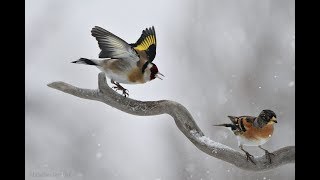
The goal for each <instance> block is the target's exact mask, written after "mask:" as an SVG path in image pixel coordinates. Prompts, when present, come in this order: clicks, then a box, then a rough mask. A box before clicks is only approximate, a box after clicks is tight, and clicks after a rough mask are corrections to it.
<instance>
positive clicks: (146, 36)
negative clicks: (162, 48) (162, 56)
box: [130, 26, 157, 62]
mask: <svg viewBox="0 0 320 180" xmlns="http://www.w3.org/2000/svg"><path fill="white" fill-rule="evenodd" d="M130 45H131V46H132V47H133V48H134V49H135V50H138V51H145V52H146V54H147V56H148V57H147V58H148V61H149V62H152V61H153V60H154V58H155V57H156V47H157V38H156V31H155V30H154V27H153V26H152V27H150V28H146V29H145V30H143V31H142V34H141V36H140V38H139V39H138V41H137V42H136V43H134V44H130Z"/></svg>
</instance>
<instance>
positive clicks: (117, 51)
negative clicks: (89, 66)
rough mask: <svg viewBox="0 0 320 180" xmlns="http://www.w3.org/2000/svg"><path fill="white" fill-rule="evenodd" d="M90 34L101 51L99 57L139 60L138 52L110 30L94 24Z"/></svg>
mask: <svg viewBox="0 0 320 180" xmlns="http://www.w3.org/2000/svg"><path fill="white" fill-rule="evenodd" d="M91 35H92V36H93V37H95V38H96V39H97V41H98V44H99V47H100V49H101V52H100V54H99V58H115V59H124V60H132V61H134V62H137V61H139V57H138V54H137V53H136V51H135V50H134V49H133V48H132V46H130V45H129V44H128V43H127V42H126V41H124V40H123V39H121V38H119V37H118V36H116V35H114V34H112V33H111V32H109V31H107V30H105V29H103V28H101V27H99V26H95V27H94V28H92V30H91Z"/></svg>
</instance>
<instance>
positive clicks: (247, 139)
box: [215, 110, 277, 164]
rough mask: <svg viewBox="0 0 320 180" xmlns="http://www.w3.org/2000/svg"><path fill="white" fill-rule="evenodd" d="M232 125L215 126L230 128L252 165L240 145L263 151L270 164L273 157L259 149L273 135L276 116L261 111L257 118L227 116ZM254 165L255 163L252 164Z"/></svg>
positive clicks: (249, 156) (248, 155)
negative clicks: (256, 147)
mask: <svg viewBox="0 0 320 180" xmlns="http://www.w3.org/2000/svg"><path fill="white" fill-rule="evenodd" d="M228 117H229V118H230V120H231V122H232V123H230V124H219V125H215V126H224V127H228V128H231V130H232V131H233V133H234V134H235V135H236V136H237V139H238V146H239V148H240V149H241V150H242V151H243V152H245V153H246V156H247V160H250V161H251V162H252V163H254V162H253V160H252V159H251V158H253V156H252V155H251V154H249V153H248V152H247V151H245V150H244V149H243V147H242V145H245V146H258V147H259V148H260V149H262V150H264V151H265V154H266V158H267V159H268V160H269V163H271V156H270V155H274V154H272V153H270V152H269V151H268V150H266V149H264V148H262V147H261V145H262V144H264V143H266V142H267V141H268V140H269V139H270V138H271V136H272V134H273V124H274V123H277V119H276V118H277V116H276V114H275V113H274V112H273V111H271V110H263V111H262V112H261V113H260V114H259V116H258V117H254V116H238V117H236V116H228ZM254 164H255V163H254Z"/></svg>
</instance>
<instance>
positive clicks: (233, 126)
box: [213, 124, 237, 130]
mask: <svg viewBox="0 0 320 180" xmlns="http://www.w3.org/2000/svg"><path fill="white" fill-rule="evenodd" d="M213 126H223V127H227V128H231V130H235V129H236V128H237V127H236V126H235V125H234V124H214V125H213Z"/></svg>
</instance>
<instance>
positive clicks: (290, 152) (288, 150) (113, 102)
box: [48, 73, 295, 171]
mask: <svg viewBox="0 0 320 180" xmlns="http://www.w3.org/2000/svg"><path fill="white" fill-rule="evenodd" d="M98 85H99V89H97V90H91V89H82V88H78V87H74V86H72V85H70V84H67V83H64V82H53V83H50V84H48V86H49V87H51V88H54V89H57V90H60V91H62V92H65V93H68V94H71V95H74V96H77V97H79V98H84V99H90V100H96V101H100V102H103V103H105V104H107V105H109V106H111V107H114V108H117V109H119V110H121V111H123V112H126V113H129V114H133V115H138V116H154V115H160V114H169V115H170V116H172V117H173V119H174V121H175V123H176V125H177V127H178V128H179V130H180V131H181V132H182V133H183V134H184V135H185V136H186V137H187V138H188V139H189V140H190V141H191V142H192V143H193V144H194V145H195V146H196V147H197V148H198V149H200V150H201V151H203V152H205V153H207V154H208V155H210V156H213V157H215V158H218V159H221V160H223V161H226V162H228V163H231V164H233V165H235V166H237V167H239V168H241V169H245V170H251V171H264V170H269V169H273V168H276V167H278V166H281V165H284V164H288V163H294V162H295V146H287V147H284V148H281V149H279V150H277V151H274V152H273V153H274V154H275V156H272V163H271V164H269V163H267V159H266V157H265V155H263V156H260V157H255V158H254V161H255V163H256V164H253V163H251V162H249V161H247V160H246V156H245V154H244V153H242V152H239V151H236V150H234V149H232V148H230V147H228V146H226V145H223V144H221V143H218V142H214V141H212V140H210V139H209V138H208V137H206V136H204V134H203V132H202V131H201V129H200V128H199V127H198V125H197V124H196V123H195V121H194V119H193V117H192V116H191V114H190V113H189V111H188V110H187V109H186V108H185V107H184V106H183V105H181V104H179V103H177V102H174V101H169V100H160V101H138V100H134V99H130V98H128V97H123V96H122V95H120V94H118V93H117V92H115V91H114V90H113V89H111V88H110V87H109V86H108V84H107V82H106V77H105V75H104V74H103V73H100V74H99V77H98Z"/></svg>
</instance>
